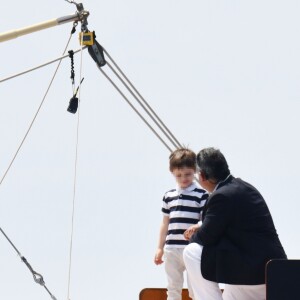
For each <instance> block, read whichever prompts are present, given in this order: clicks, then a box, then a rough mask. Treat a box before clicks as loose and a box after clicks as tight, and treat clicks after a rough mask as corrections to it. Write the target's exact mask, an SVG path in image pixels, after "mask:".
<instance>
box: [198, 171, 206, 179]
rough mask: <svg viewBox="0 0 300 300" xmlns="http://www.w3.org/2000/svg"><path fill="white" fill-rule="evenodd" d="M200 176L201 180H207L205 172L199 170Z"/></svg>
mask: <svg viewBox="0 0 300 300" xmlns="http://www.w3.org/2000/svg"><path fill="white" fill-rule="evenodd" d="M199 178H200V179H201V181H206V180H207V178H206V176H205V174H204V172H199Z"/></svg>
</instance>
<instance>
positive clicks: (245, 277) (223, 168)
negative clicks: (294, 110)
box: [183, 148, 286, 300]
mask: <svg viewBox="0 0 300 300" xmlns="http://www.w3.org/2000/svg"><path fill="white" fill-rule="evenodd" d="M197 165H198V167H199V182H200V184H201V186H202V187H203V188H204V189H206V190H207V191H208V192H209V193H211V194H210V197H209V198H208V200H207V203H206V205H205V207H204V211H203V223H202V226H201V227H200V228H199V229H198V230H197V231H196V232H195V233H194V234H193V235H192V236H191V232H189V231H187V232H186V233H185V236H186V238H190V244H189V245H188V246H187V247H186V248H185V251H184V254H183V255H184V262H185V265H186V269H187V273H188V277H189V280H190V284H191V287H192V290H193V294H194V300H219V299H220V300H221V299H224V300H264V299H265V265H266V263H267V262H268V261H269V260H270V259H278V258H279V259H286V254H285V252H284V249H283V247H282V245H281V243H280V241H279V238H278V235H277V233H276V229H275V226H274V223H273V220H272V216H271V214H270V212H269V209H268V207H267V204H266V202H265V200H264V199H263V197H262V196H261V194H260V193H259V192H258V191H257V190H256V189H255V188H254V187H253V186H252V185H250V184H249V183H247V182H245V181H243V180H241V179H239V178H235V177H233V176H232V175H231V174H230V171H229V168H228V165H227V162H226V159H225V157H224V156H223V154H222V153H221V152H220V151H219V150H217V149H214V148H206V149H203V150H201V151H200V152H199V153H198V154H197ZM190 236H191V237H190ZM218 283H225V284H226V285H225V289H224V293H223V295H222V293H221V292H220V289H219V287H218Z"/></svg>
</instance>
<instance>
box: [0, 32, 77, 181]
mask: <svg viewBox="0 0 300 300" xmlns="http://www.w3.org/2000/svg"><path fill="white" fill-rule="evenodd" d="M71 37H72V34H71V35H70V37H69V40H68V42H67V45H66V47H65V49H64V51H63V54H64V53H65V52H66V50H67V48H68V46H69V43H70V40H71ZM62 59H63V58H62V57H61V58H60V59H59V63H58V65H57V67H56V69H55V71H54V74H53V76H52V78H51V80H50V83H49V85H48V88H47V90H46V92H45V94H44V97H43V99H42V101H41V103H40V105H39V107H38V109H37V111H36V113H35V115H34V117H33V120H32V121H31V123H30V125H29V128H28V129H27V131H26V133H25V136H24V137H23V139H22V141H21V143H20V145H19V147H18V149H17V151H16V152H15V154H14V156H13V158H12V160H11V162H10V164H9V165H8V167H7V169H6V171H5V172H4V175H3V176H2V179H1V181H0V186H1V184H2V182H3V180H4V179H5V177H6V175H7V173H8V171H9V170H10V168H11V166H12V164H13V163H14V161H15V159H16V157H17V155H18V153H19V151H20V149H21V147H22V146H23V144H24V142H25V140H26V138H27V136H28V134H29V132H30V130H31V128H32V126H33V123H34V122H35V120H36V118H37V116H38V114H39V112H40V110H41V108H42V105H43V104H44V101H45V99H46V97H47V95H48V92H49V90H50V87H51V86H52V83H53V81H54V78H55V76H56V74H57V71H58V69H59V67H60V64H61V62H62Z"/></svg>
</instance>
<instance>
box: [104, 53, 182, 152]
mask: <svg viewBox="0 0 300 300" xmlns="http://www.w3.org/2000/svg"><path fill="white" fill-rule="evenodd" d="M103 51H104V53H105V54H106V55H107V57H108V58H109V59H110V61H111V62H112V64H113V65H114V66H115V67H116V69H117V70H118V71H119V73H120V74H121V75H122V76H123V78H124V79H125V80H126V81H127V83H128V84H129V86H130V87H131V88H132V89H133V90H134V91H135V93H136V94H137V95H138V96H139V98H140V99H138V98H137V97H136V95H134V94H133V92H132V91H130V88H129V87H128V86H127V84H126V83H125V82H124V80H123V79H121V78H120V76H119V75H118V74H117V72H116V71H115V70H114V69H113V68H112V66H111V65H110V64H109V63H108V62H107V65H108V66H109V67H110V69H111V70H112V71H113V72H114V73H115V74H116V76H117V77H118V78H119V79H120V80H121V81H122V83H123V84H124V86H126V88H127V89H128V90H129V91H130V93H131V94H132V95H133V97H134V98H135V99H136V100H137V101H138V103H139V104H140V105H141V106H142V107H143V109H144V110H145V111H146V112H147V114H148V115H149V116H150V118H151V119H152V120H153V122H155V124H156V125H157V126H158V127H159V128H160V130H161V131H162V132H163V133H164V134H165V136H166V137H167V138H168V139H169V140H170V142H171V143H172V144H173V145H174V146H175V147H176V148H179V147H182V145H181V144H180V143H179V141H178V140H177V139H176V137H175V136H174V134H173V133H172V132H171V131H170V129H169V128H168V127H167V126H166V125H165V123H164V122H163V121H162V120H161V118H160V117H159V116H158V115H157V114H156V113H155V111H154V110H153V109H152V107H151V106H150V105H149V103H148V102H147V101H146V100H145V98H144V97H143V96H142V95H141V94H140V92H139V91H138V90H137V89H136V88H135V87H134V85H133V84H132V82H131V81H130V80H129V79H128V77H127V76H126V75H125V74H124V72H123V71H122V70H121V68H120V67H119V66H118V65H117V63H116V62H115V61H114V59H113V58H112V57H111V56H110V54H109V53H108V52H107V51H106V49H105V48H103ZM143 104H144V105H143ZM145 106H146V108H147V109H149V111H148V110H147V109H146V108H145ZM158 123H159V124H158ZM165 131H166V132H167V133H166V132H165ZM170 137H171V138H170ZM172 139H173V140H172Z"/></svg>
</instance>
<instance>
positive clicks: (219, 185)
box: [212, 174, 233, 192]
mask: <svg viewBox="0 0 300 300" xmlns="http://www.w3.org/2000/svg"><path fill="white" fill-rule="evenodd" d="M231 177H233V176H232V175H231V174H229V175H228V176H227V177H226V178H225V179H224V180H222V181H219V182H218V183H217V185H216V186H215V188H214V190H213V191H212V192H214V191H216V190H217V189H218V188H219V187H221V186H223V185H224V184H225V183H227V181H228V180H229V179H231Z"/></svg>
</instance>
